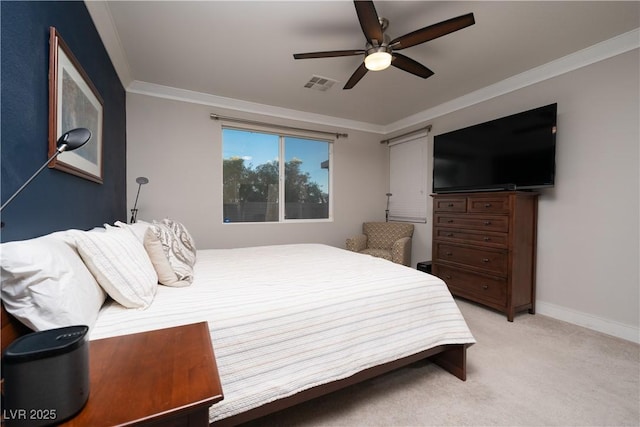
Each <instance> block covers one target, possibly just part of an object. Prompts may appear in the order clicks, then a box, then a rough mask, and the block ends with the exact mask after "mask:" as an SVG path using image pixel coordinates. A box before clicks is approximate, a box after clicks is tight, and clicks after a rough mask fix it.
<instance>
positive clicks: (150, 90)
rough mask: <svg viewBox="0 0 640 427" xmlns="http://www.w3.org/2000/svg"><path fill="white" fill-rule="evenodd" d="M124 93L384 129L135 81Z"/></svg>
mask: <svg viewBox="0 0 640 427" xmlns="http://www.w3.org/2000/svg"><path fill="white" fill-rule="evenodd" d="M126 90H127V92H130V93H138V94H142V95H148V96H155V97H158V98H164V99H172V100H176V101H183V102H190V103H194V104H200V105H207V106H211V107H218V108H225V109H229V110H236V111H242V112H244V113H254V114H260V115H263V116H271V117H277V118H280V119H288V120H297V121H301V122H306V123H314V124H318V125H326V126H331V127H332V128H335V127H338V128H345V129H351V130H360V131H364V132H373V133H377V134H383V133H384V127H383V126H380V125H375V124H372V123H366V122H359V121H356V120H348V119H342V118H340V117H333V116H325V115H322V114H315V113H308V112H304V111H298V110H292V109H289V108H282V107H275V106H272V105H266V104H258V103H255V102H249V101H243V100H240V99H234V98H226V97H223V96H218V95H211V94H208V93H202V92H195V91H191V90H186V89H180V88H175V87H170V86H163V85H158V84H155V83H148V82H142V81H138V80H134V81H133V82H132V83H131V84H130V85H129V87H127V88H126Z"/></svg>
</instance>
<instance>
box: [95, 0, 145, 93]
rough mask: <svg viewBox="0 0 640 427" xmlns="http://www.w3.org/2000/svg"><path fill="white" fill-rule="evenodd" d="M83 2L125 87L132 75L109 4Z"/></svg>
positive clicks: (104, 2) (130, 80) (103, 2)
mask: <svg viewBox="0 0 640 427" xmlns="http://www.w3.org/2000/svg"><path fill="white" fill-rule="evenodd" d="M84 4H85V6H86V7H87V10H88V11H89V15H90V16H91V19H92V20H93V25H95V27H96V30H98V34H99V35H100V38H101V39H102V44H104V47H105V49H106V51H107V55H109V58H110V59H111V63H112V64H113V68H115V70H116V74H117V75H118V77H119V78H120V83H122V86H123V87H125V88H126V87H127V86H129V85H130V84H131V82H132V81H133V77H132V74H131V68H130V67H129V61H127V56H126V55H125V53H124V48H123V47H122V42H121V41H120V37H119V36H118V32H117V31H116V26H115V24H114V23H113V15H112V14H111V10H110V9H109V4H108V3H107V2H106V1H85V2H84Z"/></svg>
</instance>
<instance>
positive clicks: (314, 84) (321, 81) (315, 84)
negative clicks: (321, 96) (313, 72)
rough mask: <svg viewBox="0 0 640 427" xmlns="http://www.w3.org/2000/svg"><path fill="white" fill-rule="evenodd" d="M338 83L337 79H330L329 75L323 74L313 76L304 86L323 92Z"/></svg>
mask: <svg viewBox="0 0 640 427" xmlns="http://www.w3.org/2000/svg"><path fill="white" fill-rule="evenodd" d="M334 83H337V80H333V79H329V78H327V77H321V76H313V77H311V79H310V80H309V81H308V82H307V83H306V84H305V85H304V87H306V88H309V89H315V90H319V91H321V92H325V91H327V90H329V89H331V86H333V85H334Z"/></svg>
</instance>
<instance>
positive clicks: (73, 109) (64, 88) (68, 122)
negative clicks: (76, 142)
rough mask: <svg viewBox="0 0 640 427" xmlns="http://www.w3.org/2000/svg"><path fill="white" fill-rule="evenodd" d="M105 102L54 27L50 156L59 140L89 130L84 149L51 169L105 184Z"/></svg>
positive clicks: (63, 157) (63, 156)
mask: <svg viewBox="0 0 640 427" xmlns="http://www.w3.org/2000/svg"><path fill="white" fill-rule="evenodd" d="M102 121H103V101H102V98H101V97H100V94H99V93H98V91H97V90H96V88H95V86H94V85H93V83H91V80H90V79H89V76H88V75H87V73H85V71H84V70H83V69H82V66H81V65H80V63H79V62H78V60H77V59H76V57H75V56H73V53H72V52H71V50H70V49H69V47H68V46H67V44H66V43H65V42H64V40H62V37H60V33H58V32H57V31H56V29H55V28H54V27H51V28H50V35H49V156H52V155H53V154H54V153H55V152H56V149H57V141H58V138H60V136H61V135H62V134H64V133H65V132H68V131H70V130H72V129H75V128H87V129H89V130H90V131H91V139H89V142H87V143H86V144H85V145H84V146H82V147H80V148H78V149H76V150H73V151H68V152H62V153H61V154H59V155H58V156H57V157H56V158H55V159H54V160H52V161H51V163H49V167H50V168H53V169H59V170H61V171H64V172H68V173H71V174H73V175H77V176H80V177H82V178H85V179H88V180H91V181H94V182H97V183H100V184H102Z"/></svg>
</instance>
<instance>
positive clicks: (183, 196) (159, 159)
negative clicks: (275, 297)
mask: <svg viewBox="0 0 640 427" xmlns="http://www.w3.org/2000/svg"><path fill="white" fill-rule="evenodd" d="M639 63H640V58H639V55H638V50H637V49H636V50H633V51H630V52H628V53H625V54H622V55H618V56H615V57H613V58H610V59H607V60H604V61H601V62H598V63H595V64H593V65H589V66H586V67H583V68H580V69H577V70H575V71H572V72H569V73H566V74H563V75H560V76H558V77H554V78H551V79H548V80H545V81H543V82H540V83H537V84H534V85H531V86H529V87H526V88H523V89H520V90H517V91H514V92H511V93H508V94H506V95H502V96H499V97H496V98H493V99H491V100H489V101H485V102H482V103H479V104H476V105H473V106H471V107H467V108H464V109H461V110H458V111H455V112H453V113H449V114H446V115H443V116H440V117H437V118H435V119H433V120H430V121H429V122H428V123H431V124H432V125H433V130H432V132H431V134H430V136H429V144H430V147H429V150H428V151H431V150H432V147H431V145H432V137H433V135H436V134H438V133H443V132H448V131H451V130H455V129H458V128H461V127H464V126H468V125H472V124H476V123H480V122H484V121H487V120H491V119H495V118H498V117H502V116H505V115H509V114H513V113H515V112H519V111H524V110H527V109H531V108H535V107H539V106H542V105H546V104H549V103H553V102H557V103H558V135H557V154H556V155H557V158H556V162H557V176H556V186H555V188H553V189H546V190H543V191H542V195H541V197H540V204H539V221H538V252H537V255H538V264H537V292H538V294H537V309H538V313H542V314H548V315H550V316H553V317H556V318H559V319H563V320H566V321H569V322H572V323H576V324H580V325H583V326H587V327H591V328H593V329H596V330H600V331H603V332H606V333H610V334H613V335H617V336H621V337H623V338H626V339H629V340H634V341H640V337H639V336H638V333H639V332H638V331H639V330H640V318H639V317H640V314H639V313H640V270H639V263H640V249H639V242H640V178H639V172H638V171H639V169H640V150H639V145H640V142H639V141H640V131H639V128H640V123H639V115H640V106H639V93H640V88H639V81H640V76H639V71H638V68H639V66H638V64H639ZM210 112H212V111H211V108H210V107H207V106H204V105H199V104H190V103H186V102H180V101H172V100H167V99H161V98H155V97H150V96H146V95H139V94H133V93H128V94H127V131H128V137H127V138H128V141H127V144H128V149H127V182H128V188H127V192H128V205H129V206H132V205H133V201H134V198H135V192H136V189H137V186H136V184H135V178H136V177H137V176H147V177H148V178H149V179H150V183H149V184H148V185H146V186H144V187H143V189H142V193H141V196H140V201H139V204H138V207H139V209H140V213H139V218H141V219H156V218H161V217H165V216H170V217H174V218H176V219H178V220H181V221H183V222H184V223H185V224H186V225H187V227H188V228H189V229H190V230H191V231H192V232H193V234H194V236H195V238H196V240H197V244H198V246H199V247H201V248H226V247H233V246H251V245H265V244H278V243H294V242H321V243H327V244H330V245H334V246H339V247H343V246H344V239H345V237H347V236H349V235H352V234H355V233H358V232H360V228H361V224H362V222H363V221H368V220H383V219H384V209H385V203H386V197H385V193H386V192H387V191H388V182H389V176H388V174H389V172H388V149H387V147H386V146H383V145H381V144H379V141H380V139H381V136H380V135H377V134H373V133H366V132H360V131H353V130H349V129H326V128H325V130H331V131H345V132H347V133H349V138H348V139H339V140H337V141H336V144H335V148H334V171H333V173H334V182H335V186H334V189H333V194H334V204H335V207H334V221H333V222H329V223H308V224H251V225H249V224H223V223H222V207H221V205H220V200H221V191H222V190H221V175H222V172H221V163H222V162H221V152H222V149H221V141H220V125H219V123H217V122H214V121H211V120H210V119H209V113H210ZM215 112H216V113H219V114H223V115H225V114H226V115H230V116H236V117H240V116H242V115H241V114H239V113H237V112H233V111H219V110H218V111H215ZM244 117H245V118H251V119H257V120H265V118H261V117H259V116H251V115H248V114H247V115H244ZM266 120H267V121H273V122H274V123H280V124H285V125H292V126H296V125H298V126H302V127H308V125H305V124H304V123H296V122H294V121H286V120H274V119H266ZM424 124H427V123H424ZM319 129H320V128H319ZM398 133H399V132H398ZM429 165H431V161H429ZM427 179H428V183H427V188H431V172H430V171H429V173H428V174H427ZM428 203H429V206H428V209H429V212H430V211H431V199H430V198H429V200H428ZM431 226H432V224H431V220H429V221H428V223H427V224H416V231H415V234H414V241H413V260H412V266H413V267H415V264H416V263H417V262H418V261H424V260H427V259H431V247H430V245H431Z"/></svg>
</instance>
